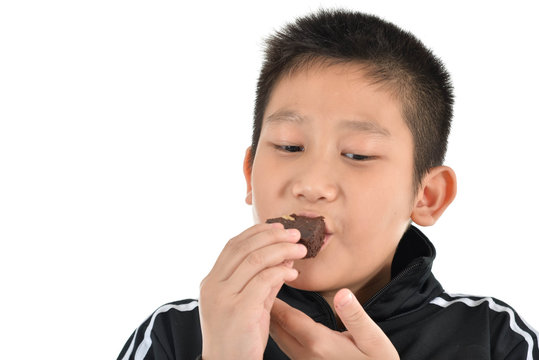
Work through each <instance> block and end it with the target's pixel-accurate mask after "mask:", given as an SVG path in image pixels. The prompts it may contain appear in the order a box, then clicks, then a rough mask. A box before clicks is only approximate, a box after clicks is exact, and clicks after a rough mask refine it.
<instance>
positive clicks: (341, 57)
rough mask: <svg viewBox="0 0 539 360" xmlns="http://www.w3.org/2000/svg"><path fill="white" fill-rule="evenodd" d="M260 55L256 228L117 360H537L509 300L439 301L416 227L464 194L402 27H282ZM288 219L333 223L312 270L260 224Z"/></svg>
mask: <svg viewBox="0 0 539 360" xmlns="http://www.w3.org/2000/svg"><path fill="white" fill-rule="evenodd" d="M265 55H266V56H265V62H264V64H263V67H262V70H261V74H260V77H259V81H258V88H257V99H256V104H255V114H254V131H253V139H252V145H251V147H250V148H249V149H248V150H247V153H246V156H245V160H244V174H245V179H246V182H247V197H246V202H247V203H248V204H250V205H252V206H253V213H254V218H255V223H256V225H255V226H253V227H251V228H249V229H247V230H246V231H244V232H243V233H241V234H240V235H238V236H237V237H235V238H233V239H231V240H230V241H229V242H228V243H227V245H226V246H225V248H224V249H223V251H222V253H221V255H220V256H219V258H218V259H217V261H216V263H215V265H214V267H213V269H212V270H211V271H210V273H209V274H208V276H207V277H206V278H205V279H204V280H203V281H202V284H201V289H200V300H199V301H196V300H183V301H178V302H175V303H172V304H168V305H165V306H163V307H161V308H159V309H158V310H157V311H156V312H155V313H154V314H153V315H152V316H151V317H150V318H149V319H148V320H147V321H146V322H145V323H144V324H143V325H142V326H141V327H139V328H138V329H137V330H136V331H135V332H134V334H133V335H132V336H131V338H130V339H129V340H128V341H127V343H126V345H125V347H124V349H123V350H122V352H121V353H120V356H119V357H118V358H119V359H194V358H196V357H197V356H198V357H201V358H203V359H206V360H208V359H210V360H211V359H261V358H267V359H286V358H288V357H290V358H293V359H299V358H304V359H313V358H320V359H398V358H399V357H400V358H402V359H532V358H534V357H538V352H539V349H538V342H537V335H536V334H535V333H534V332H533V331H532V330H531V328H529V327H528V326H527V325H526V324H525V323H524V322H523V321H522V320H521V319H520V318H519V317H518V315H516V314H515V312H514V311H513V310H512V309H511V308H510V307H508V306H507V305H506V304H504V303H502V302H500V301H498V300H494V299H492V298H477V297H470V296H464V295H450V294H447V293H445V292H444V291H443V288H442V286H441V285H440V284H439V283H438V281H437V280H436V279H435V278H434V276H433V274H432V273H431V271H430V269H431V266H432V261H433V259H434V256H435V249H434V247H433V245H432V244H431V243H430V241H429V240H428V239H427V238H426V237H425V236H424V235H423V234H422V233H421V232H420V231H419V230H418V229H417V228H415V227H413V226H411V222H412V221H413V222H415V223H416V224H418V225H421V226H429V225H432V224H434V223H435V222H436V220H437V219H438V218H439V217H440V216H441V215H442V213H443V212H444V210H445V209H446V208H447V207H448V206H449V204H450V203H451V202H452V200H453V199H454V197H455V194H456V177H455V174H454V172H453V170H452V169H451V168H449V167H446V166H443V165H442V164H443V159H444V155H445V151H446V144H447V137H448V134H449V128H450V121H451V117H452V104H453V94H452V87H451V85H450V82H449V75H448V74H447V72H446V70H445V69H444V67H443V65H442V64H441V62H440V61H439V60H438V59H437V58H436V57H434V56H433V55H432V54H431V53H430V51H429V50H427V49H426V48H425V47H424V46H423V45H422V44H421V43H420V42H419V41H418V40H417V39H415V38H414V37H413V36H412V35H410V34H409V33H406V32H403V31H402V30H400V29H398V28H397V27H395V26H394V25H392V24H389V23H386V22H384V21H382V20H380V19H378V18H376V17H373V16H367V15H363V14H360V13H353V12H344V11H332V12H326V11H321V12H319V13H316V14H313V15H311V16H307V17H304V18H301V19H298V20H297V21H296V22H295V23H292V24H289V25H288V26H287V27H285V29H284V30H283V31H282V32H280V33H277V34H275V35H274V36H273V37H271V38H270V39H269V40H268V42H267V48H266V54H265ZM291 213H296V214H300V215H305V216H310V217H315V216H320V215H321V216H324V218H325V220H326V230H325V240H324V245H323V247H322V250H321V251H320V253H319V254H318V255H317V256H316V257H315V258H313V259H303V257H304V256H305V254H306V249H305V247H304V246H303V245H301V244H297V242H298V240H299V233H298V231H297V230H295V229H289V230H284V229H283V227H282V225H280V224H265V220H266V219H268V218H273V217H278V216H281V215H286V214H291ZM360 304H361V305H360ZM534 355H535V356H534Z"/></svg>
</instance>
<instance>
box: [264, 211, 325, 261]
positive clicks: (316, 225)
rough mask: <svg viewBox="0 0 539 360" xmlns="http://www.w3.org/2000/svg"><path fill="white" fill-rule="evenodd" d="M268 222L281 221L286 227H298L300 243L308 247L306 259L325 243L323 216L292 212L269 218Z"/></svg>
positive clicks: (313, 255)
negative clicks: (308, 215)
mask: <svg viewBox="0 0 539 360" xmlns="http://www.w3.org/2000/svg"><path fill="white" fill-rule="evenodd" d="M266 222H267V223H277V222H278V223H281V224H283V225H284V228H285V229H290V228H294V229H298V230H299V232H300V233H301V239H300V240H299V241H298V243H300V244H304V245H305V246H306V247H307V255H306V256H305V258H306V259H307V258H312V257H315V256H316V254H318V252H319V251H320V248H321V247H322V244H323V243H324V238H325V235H326V234H325V233H326V224H325V222H324V217H323V216H317V217H307V216H299V215H296V214H292V215H285V216H281V217H278V218H273V219H268V220H266Z"/></svg>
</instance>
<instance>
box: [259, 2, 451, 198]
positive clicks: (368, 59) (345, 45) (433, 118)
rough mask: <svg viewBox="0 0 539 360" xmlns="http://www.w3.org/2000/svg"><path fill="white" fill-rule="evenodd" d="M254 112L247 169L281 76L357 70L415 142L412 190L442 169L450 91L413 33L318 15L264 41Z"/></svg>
mask: <svg viewBox="0 0 539 360" xmlns="http://www.w3.org/2000/svg"><path fill="white" fill-rule="evenodd" d="M265 45H266V46H265V52H264V55H265V56H264V61H263V64H262V68H261V70H260V76H259V78H258V83H257V90H256V100H255V108H254V122H253V135H252V144H251V158H250V165H251V166H252V165H253V162H254V157H255V154H256V149H257V145H258V141H259V138H260V131H261V129H262V120H263V117H264V112H265V110H266V107H267V105H268V102H269V99H270V96H271V92H272V90H273V88H274V87H275V85H276V83H277V82H278V81H279V80H280V79H281V78H282V76H283V75H285V74H290V73H291V72H293V71H297V70H301V69H303V68H304V67H306V66H309V65H313V64H315V63H319V62H320V63H322V64H323V63H329V64H331V63H358V64H362V65H364V66H365V68H366V69H367V73H366V74H367V76H368V78H370V79H372V81H373V83H376V84H379V85H381V86H383V87H385V88H386V89H387V90H388V91H390V92H391V93H392V94H393V95H394V96H395V97H396V98H397V99H398V100H399V101H400V103H401V105H402V110H401V111H402V116H403V118H404V121H405V122H406V124H407V126H408V128H409V129H410V131H411V133H412V136H413V139H414V186H415V189H416V190H417V189H418V188H419V186H420V185H421V180H422V178H423V176H424V175H425V174H426V173H427V172H428V171H429V169H431V168H432V167H435V166H439V165H442V164H443V161H444V158H445V153H446V150H447V140H448V137H449V132H450V127H451V118H452V116H453V87H452V85H451V81H450V77H449V73H448V72H447V71H446V69H445V67H444V65H443V64H442V62H441V61H440V60H439V59H438V58H437V57H436V56H435V55H434V54H433V53H432V52H431V51H430V50H429V49H427V48H426V47H425V46H424V45H423V43H422V42H421V41H420V40H419V39H417V38H416V37H415V36H414V35H412V34H411V33H410V32H407V31H404V30H402V29H400V28H399V27H397V26H396V25H394V24H392V23H389V22H387V21H385V20H382V19H380V18H379V17H376V16H373V15H368V14H364V13H360V12H355V11H348V10H319V11H318V12H316V13H312V14H310V15H307V16H304V17H301V18H298V19H296V20H295V21H294V22H292V23H289V24H288V25H286V26H285V27H284V28H283V29H282V30H280V31H277V32H276V33H275V34H273V35H272V36H270V37H269V38H267V39H266V43H265Z"/></svg>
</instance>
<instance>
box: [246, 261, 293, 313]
mask: <svg viewBox="0 0 539 360" xmlns="http://www.w3.org/2000/svg"><path fill="white" fill-rule="evenodd" d="M297 277H298V271H297V270H296V269H293V268H290V267H288V266H286V265H284V264H281V265H277V266H273V267H270V268H267V269H264V270H263V271H261V272H259V273H258V274H256V275H255V276H254V277H253V278H252V279H251V280H250V281H249V282H248V283H247V285H246V286H245V288H244V289H243V291H242V292H241V295H242V296H241V299H242V302H243V305H242V306H246V307H252V306H258V305H257V304H264V305H265V306H266V309H267V311H268V312H269V311H270V309H271V305H273V300H275V297H276V296H277V292H278V291H279V289H280V288H281V286H283V284H284V283H285V282H286V281H293V280H295V279H296V278H297Z"/></svg>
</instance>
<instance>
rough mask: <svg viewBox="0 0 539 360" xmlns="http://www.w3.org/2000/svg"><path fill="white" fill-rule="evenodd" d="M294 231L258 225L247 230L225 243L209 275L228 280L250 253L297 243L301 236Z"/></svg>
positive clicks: (273, 225)
mask: <svg viewBox="0 0 539 360" xmlns="http://www.w3.org/2000/svg"><path fill="white" fill-rule="evenodd" d="M294 230H295V229H289V230H284V229H283V228H282V225H281V224H258V225H255V226H254V227H251V228H249V229H247V230H246V231H244V232H243V233H241V234H240V235H238V236H237V237H235V238H233V239H231V240H230V241H229V242H228V243H227V245H226V246H225V248H224V249H223V251H222V252H221V254H220V255H219V257H218V258H217V261H216V262H215V265H214V267H213V269H212V271H211V273H213V274H215V275H216V277H217V279H218V280H220V281H223V280H226V279H228V278H229V277H230V275H232V273H233V272H234V271H235V270H236V268H237V267H238V266H239V264H240V263H241V262H242V261H243V260H244V259H245V257H246V256H247V255H248V254H250V253H251V252H253V251H255V250H257V249H259V248H262V247H265V246H268V245H270V244H274V243H278V242H288V243H295V242H298V241H299V238H300V236H301V235H300V233H299V231H297V230H296V231H294Z"/></svg>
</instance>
